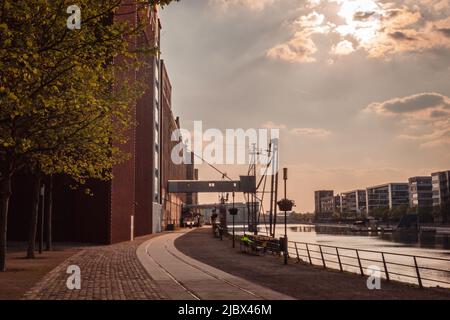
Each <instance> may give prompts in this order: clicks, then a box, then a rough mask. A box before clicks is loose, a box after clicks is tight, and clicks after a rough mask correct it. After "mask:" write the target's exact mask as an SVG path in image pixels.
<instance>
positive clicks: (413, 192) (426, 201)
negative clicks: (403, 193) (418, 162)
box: [408, 176, 433, 208]
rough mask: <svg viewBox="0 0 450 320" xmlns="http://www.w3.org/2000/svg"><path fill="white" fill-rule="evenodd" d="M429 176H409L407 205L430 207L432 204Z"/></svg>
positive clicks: (411, 206) (431, 186)
mask: <svg viewBox="0 0 450 320" xmlns="http://www.w3.org/2000/svg"><path fill="white" fill-rule="evenodd" d="M431 181H432V180H431V176H428V177H412V178H409V180H408V182H409V207H410V208H431V207H432V206H433V191H432V189H433V185H432V182H431Z"/></svg>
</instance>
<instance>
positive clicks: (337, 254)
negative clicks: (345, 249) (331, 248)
mask: <svg viewBox="0 0 450 320" xmlns="http://www.w3.org/2000/svg"><path fill="white" fill-rule="evenodd" d="M336 256H337V258H338V261H339V269H340V270H341V272H342V271H344V269H342V263H341V257H340V256H339V249H338V247H336Z"/></svg>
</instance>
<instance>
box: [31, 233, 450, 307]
mask: <svg viewBox="0 0 450 320" xmlns="http://www.w3.org/2000/svg"><path fill="white" fill-rule="evenodd" d="M237 247H238V246H237ZM70 265H77V266H79V267H80V270H81V290H69V289H68V288H67V286H66V281H67V278H68V277H69V275H68V274H67V273H66V271H67V267H68V266H70ZM24 298H25V299H44V300H55V299H56V300H290V299H349V300H351V299H433V300H434V299H446V300H448V299H450V290H447V289H418V288H416V287H412V286H408V285H405V284H401V283H394V282H391V283H388V282H382V289H381V290H368V289H367V287H366V278H365V277H361V276H358V275H354V274H348V273H340V272H337V271H331V270H324V269H322V268H317V267H312V266H309V265H303V264H298V263H295V262H294V261H291V262H290V264H289V265H287V266H284V265H283V264H282V259H281V258H279V257H274V256H252V255H246V254H242V253H240V252H239V249H238V248H236V249H233V248H232V247H231V241H230V240H228V239H227V238H224V240H223V241H220V240H219V239H216V238H213V236H212V234H211V229H210V228H200V229H195V230H182V231H177V232H170V233H169V232H167V233H162V234H158V235H152V236H148V237H144V238H140V239H137V240H135V241H132V242H124V243H120V244H115V245H110V246H96V247H87V248H84V249H82V250H81V251H80V252H78V253H76V254H74V255H73V256H71V257H70V258H68V259H67V260H66V261H64V262H63V263H62V264H60V265H59V266H58V267H56V268H55V269H54V270H52V271H51V272H49V273H48V274H47V275H46V276H44V277H43V278H42V279H41V281H39V282H38V283H37V284H36V285H35V286H34V287H33V288H32V289H31V290H29V291H28V292H27V293H26V294H25V296H24Z"/></svg>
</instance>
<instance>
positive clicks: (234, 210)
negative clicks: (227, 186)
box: [228, 191, 238, 248]
mask: <svg viewBox="0 0 450 320" xmlns="http://www.w3.org/2000/svg"><path fill="white" fill-rule="evenodd" d="M228 212H229V213H230V215H231V216H232V217H233V248H235V247H236V244H235V237H234V217H235V216H236V215H237V214H238V209H237V208H235V207H234V191H233V207H232V208H230V209H228Z"/></svg>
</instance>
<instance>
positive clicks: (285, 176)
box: [283, 168, 288, 264]
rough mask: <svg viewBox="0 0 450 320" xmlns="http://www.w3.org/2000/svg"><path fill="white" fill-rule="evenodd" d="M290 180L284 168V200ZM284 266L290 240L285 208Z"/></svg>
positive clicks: (286, 260)
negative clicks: (288, 180)
mask: <svg viewBox="0 0 450 320" xmlns="http://www.w3.org/2000/svg"><path fill="white" fill-rule="evenodd" d="M287 178H288V169H287V168H283V180H284V198H285V199H287V196H286V189H287V188H286V185H287ZM284 209H285V210H284V264H287V263H288V239H287V210H286V208H284Z"/></svg>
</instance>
